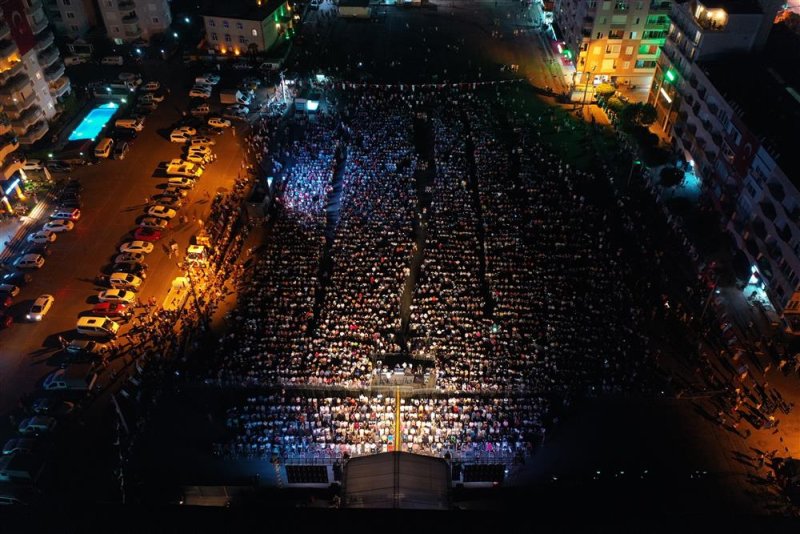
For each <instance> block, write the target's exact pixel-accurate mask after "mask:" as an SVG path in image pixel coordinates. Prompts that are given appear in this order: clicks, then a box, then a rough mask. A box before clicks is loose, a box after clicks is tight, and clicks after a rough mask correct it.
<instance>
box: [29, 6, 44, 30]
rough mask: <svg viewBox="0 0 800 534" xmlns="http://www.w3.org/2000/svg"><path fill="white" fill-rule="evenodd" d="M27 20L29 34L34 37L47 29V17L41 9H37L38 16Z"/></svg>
mask: <svg viewBox="0 0 800 534" xmlns="http://www.w3.org/2000/svg"><path fill="white" fill-rule="evenodd" d="M28 20H30V26H31V32H33V34H34V35H37V34H39V33H42V32H43V31H44V30H45V29H46V28H47V17H46V16H45V14H44V11H42V10H41V9H39V11H38V15H35V16H34V17H31V18H30V19H28Z"/></svg>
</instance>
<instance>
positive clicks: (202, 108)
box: [190, 104, 211, 115]
mask: <svg viewBox="0 0 800 534" xmlns="http://www.w3.org/2000/svg"><path fill="white" fill-rule="evenodd" d="M190 113H191V114H192V115H208V114H209V113H211V108H210V107H209V105H208V104H200V105H199V106H197V107H195V108H192V111H191V112H190Z"/></svg>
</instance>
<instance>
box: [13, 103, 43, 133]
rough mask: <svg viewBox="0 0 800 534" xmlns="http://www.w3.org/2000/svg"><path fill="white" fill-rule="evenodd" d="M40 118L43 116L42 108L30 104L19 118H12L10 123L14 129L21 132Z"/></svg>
mask: <svg viewBox="0 0 800 534" xmlns="http://www.w3.org/2000/svg"><path fill="white" fill-rule="evenodd" d="M42 118H44V111H42V108H40V107H39V106H31V107H29V108H28V109H26V110H25V111H23V112H22V114H21V115H20V116H19V118H17V119H13V120H12V121H11V125H12V126H13V127H14V131H16V132H18V133H22V132H25V131H27V130H28V128H30V127H31V126H32V125H33V124H34V123H36V121H38V120H39V119H42Z"/></svg>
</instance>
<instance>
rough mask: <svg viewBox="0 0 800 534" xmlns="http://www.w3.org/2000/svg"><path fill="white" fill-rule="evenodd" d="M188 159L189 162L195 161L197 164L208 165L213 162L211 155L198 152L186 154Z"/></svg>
mask: <svg viewBox="0 0 800 534" xmlns="http://www.w3.org/2000/svg"><path fill="white" fill-rule="evenodd" d="M186 161H188V162H189V163H194V164H195V165H208V164H209V163H211V156H206V155H204V154H198V153H196V152H189V153H188V154H186Z"/></svg>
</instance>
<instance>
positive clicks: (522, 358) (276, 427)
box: [210, 91, 647, 457]
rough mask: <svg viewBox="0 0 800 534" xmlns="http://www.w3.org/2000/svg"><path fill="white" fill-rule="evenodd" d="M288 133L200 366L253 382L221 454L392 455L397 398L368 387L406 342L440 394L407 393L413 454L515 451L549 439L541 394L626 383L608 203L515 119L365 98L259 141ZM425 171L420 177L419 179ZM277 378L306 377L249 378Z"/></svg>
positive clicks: (456, 96) (468, 107) (406, 433)
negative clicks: (422, 128) (249, 252)
mask: <svg viewBox="0 0 800 534" xmlns="http://www.w3.org/2000/svg"><path fill="white" fill-rule="evenodd" d="M439 101H441V102H446V103H447V106H445V105H442V104H436V103H435V102H439ZM414 109H417V110H424V111H425V115H424V120H425V123H426V124H427V127H428V128H430V131H431V133H432V138H433V143H434V146H433V152H432V156H430V159H425V158H421V157H420V152H419V146H415V137H414V134H415V128H417V127H419V122H418V124H417V126H415V124H414V117H415V113H416V111H411V110H414ZM454 109H458V111H457V112H454V111H453V110H454ZM417 118H419V116H417ZM257 131H258V130H257ZM287 132H294V133H292V134H291V139H290V140H289V141H283V142H282V145H281V147H282V148H281V149H280V150H281V152H280V153H281V154H282V155H283V156H284V158H283V159H284V160H285V162H286V172H285V173H284V174H283V180H282V185H281V186H280V193H279V196H278V203H277V208H276V211H275V213H274V214H273V215H272V217H271V223H270V224H271V226H270V228H269V231H268V233H267V236H266V239H265V244H264V245H263V246H262V247H261V248H260V249H259V251H258V253H257V257H256V259H255V260H254V261H255V264H254V265H255V268H254V269H253V270H252V279H249V280H247V281H246V283H242V284H241V288H242V289H241V294H240V298H239V306H238V308H237V309H236V310H235V311H233V312H231V314H230V315H229V316H228V322H229V330H228V333H227V334H226V336H225V337H224V338H223V339H221V340H220V346H219V348H218V356H219V362H220V364H219V367H218V368H217V370H216V372H215V376H212V377H210V381H211V382H212V383H215V384H217V385H219V386H222V387H233V388H249V389H252V391H253V395H252V396H251V397H249V399H248V401H247V402H245V403H240V404H237V405H236V406H234V407H232V408H231V409H230V410H229V412H228V426H229V428H230V430H231V431H232V436H233V437H232V439H231V440H230V441H229V442H227V443H224V444H220V445H219V446H218V452H219V453H220V454H225V455H230V456H242V455H244V456H260V457H263V456H267V455H276V454H277V455H282V456H291V455H303V454H307V455H311V456H320V455H321V456H336V455H341V454H343V453H345V452H346V453H348V454H366V453H372V452H380V451H384V450H387V449H388V447H390V446H391V444H392V443H393V440H394V439H395V437H394V428H393V425H394V418H395V407H394V398H386V397H383V396H380V395H377V393H376V391H374V390H371V389H370V386H371V385H375V384H378V383H381V382H380V380H379V378H380V376H382V375H389V374H391V372H392V366H390V365H387V364H386V362H385V361H383V360H385V359H388V358H389V357H390V356H391V355H396V354H400V353H402V352H403V351H404V350H406V351H407V352H406V353H405V354H406V355H407V356H408V357H410V358H415V359H414V360H412V363H409V364H408V366H406V365H405V364H404V365H403V366H402V368H399V372H401V373H403V372H404V373H406V374H409V375H413V374H414V373H416V372H420V373H421V369H422V368H423V367H424V368H425V369H426V371H425V372H426V373H427V374H426V378H427V377H431V378H432V379H433V380H431V382H430V384H429V386H432V387H434V390H435V391H434V393H433V394H428V395H422V394H416V395H414V396H413V397H411V398H404V399H403V401H402V402H403V404H402V405H401V407H400V414H401V423H402V424H401V428H402V432H403V436H402V442H403V444H404V447H405V448H406V449H407V450H414V451H418V452H424V453H428V454H437V455H442V454H444V453H446V452H454V451H455V452H457V453H458V454H462V455H463V454H473V455H478V454H517V453H523V452H525V451H528V450H530V449H531V447H535V446H536V444H537V443H538V441H539V440H540V439H541V438H542V436H543V435H544V432H545V428H546V425H545V421H546V420H547V417H548V414H549V413H550V403H549V401H548V399H552V397H553V396H558V398H559V402H560V403H562V404H564V405H568V404H569V402H570V399H571V398H573V397H575V396H587V395H588V396H597V395H601V394H620V393H625V392H626V389H627V388H629V387H630V385H631V384H633V383H635V379H636V376H637V373H638V372H639V369H640V366H641V365H643V362H644V361H645V358H644V357H643V356H642V355H643V354H645V353H646V351H647V347H646V342H647V340H646V339H644V338H643V337H642V336H641V335H640V334H639V333H637V332H639V329H638V328H637V323H638V321H639V320H640V317H641V310H640V309H639V308H638V307H637V306H636V304H635V303H634V300H633V298H632V296H631V294H630V291H629V290H628V289H627V288H626V287H625V285H624V283H623V282H622V281H621V279H620V278H621V277H620V273H621V272H624V271H625V269H626V266H625V265H624V264H623V261H622V259H621V250H620V248H619V246H617V245H615V244H614V243H613V241H612V239H611V237H610V232H611V231H610V228H609V224H608V223H607V220H606V219H607V215H606V214H605V213H604V211H603V210H602V209H600V208H598V207H597V206H595V205H594V204H593V203H592V202H590V201H589V200H587V199H586V198H584V196H582V193H581V191H582V190H583V188H584V187H585V186H586V185H587V184H589V183H590V182H591V181H592V180H593V177H592V176H591V175H589V174H586V173H582V172H578V171H575V170H572V169H570V168H569V167H568V166H567V165H566V164H564V163H563V162H561V161H560V160H559V159H558V158H556V157H555V156H553V155H552V154H550V153H549V152H548V151H546V150H545V149H544V148H543V147H542V146H541V145H540V143H539V142H538V135H537V132H536V126H532V125H530V124H529V121H527V120H526V117H523V116H518V115H515V114H514V113H513V112H512V111H509V112H508V116H507V117H506V122H503V123H500V122H499V120H498V119H496V118H495V117H494V116H493V115H492V114H490V113H486V103H485V102H482V101H481V100H480V99H477V98H475V97H474V95H472V94H470V93H467V92H465V93H463V94H462V93H459V92H457V91H455V92H452V93H449V94H448V95H446V97H445V98H442V99H437V98H431V97H426V96H425V95H419V94H418V95H410V96H409V97H407V98H404V97H398V96H397V95H396V94H395V95H393V96H391V98H385V97H382V96H381V95H380V94H375V93H370V92H366V93H364V94H361V95H359V94H356V95H348V96H347V97H343V101H342V104H341V106H339V112H338V113H330V112H328V113H326V114H325V115H324V116H321V117H318V118H317V119H316V120H312V121H309V120H308V119H305V118H302V117H301V118H297V117H295V118H291V119H289V121H288V125H286V126H285V131H284V132H283V133H281V132H280V131H275V132H273V133H272V134H271V137H272V143H267V144H265V145H264V146H263V148H261V150H263V151H264V153H265V154H266V153H268V152H269V151H270V150H275V149H274V148H272V149H271V148H269V147H270V146H273V145H274V144H275V143H276V142H277V141H278V139H280V138H281V136H284V137H286V136H287V135H289V134H287ZM297 132H300V133H299V134H298V133H297ZM340 147H346V151H343V155H342V157H337V154H338V149H339V148H340ZM421 171H431V172H429V176H430V180H429V183H427V184H425V187H424V193H420V192H418V191H417V188H416V187H417V185H418V184H417V183H415V182H416V179H417V177H418V176H419V173H420V172H421ZM337 186H338V187H341V195H339V196H336V195H333V194H332V193H333V191H334V189H335V188H336V187H337ZM419 194H425V195H430V206H429V207H427V206H425V207H422V206H423V204H422V203H421V202H420V200H419V196H418V195H419ZM329 212H330V213H333V214H335V216H333V217H326V215H328V214H329ZM331 221H334V222H331ZM420 231H421V232H423V235H424V250H422V251H420V250H419V241H417V239H416V237H415V236H416V235H417V234H416V233H415V232H420ZM326 236H327V239H326ZM326 243H327V245H326ZM326 247H329V254H330V259H331V262H330V264H329V265H330V266H331V267H330V269H331V271H330V272H328V271H327V269H328V267H325V266H326V265H328V264H326V263H325V262H324V260H323V258H324V257H325V254H326ZM420 253H421V254H422V256H421V264H420V268H419V273H418V275H416V274H415V273H412V271H411V266H412V260H413V258H414V256H415V254H420ZM415 276H416V278H415ZM408 283H412V284H413V292H412V297H411V304H410V310H409V313H408V330H407V333H406V334H407V336H408V338H407V341H408V343H407V345H405V346H404V343H403V339H401V338H402V336H403V335H404V334H402V329H403V324H402V323H403V320H402V314H401V307H402V303H401V299H402V295H403V292H404V288H405V287H406V285H407V284H408ZM417 358H418V359H423V360H426V361H428V362H430V365H429V366H419V367H414V366H415V365H417V364H418V362H419V360H417ZM412 369H413V370H412ZM417 369H420V371H417ZM290 387H299V388H301V389H285V390H284V391H283V392H282V393H281V394H274V393H273V394H260V393H259V392H258V390H259V389H261V390H270V391H274V388H290ZM304 387H305V388H322V389H323V390H328V392H329V393H328V394H323V393H319V392H318V391H319V389H317V390H315V391H317V392H316V393H314V394H311V395H309V394H308V390H303V391H305V393H302V394H301V393H298V392H299V391H301V390H302V388H304Z"/></svg>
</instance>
